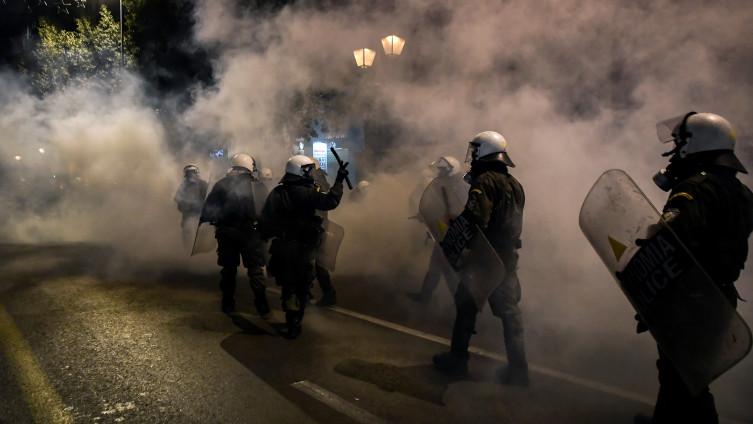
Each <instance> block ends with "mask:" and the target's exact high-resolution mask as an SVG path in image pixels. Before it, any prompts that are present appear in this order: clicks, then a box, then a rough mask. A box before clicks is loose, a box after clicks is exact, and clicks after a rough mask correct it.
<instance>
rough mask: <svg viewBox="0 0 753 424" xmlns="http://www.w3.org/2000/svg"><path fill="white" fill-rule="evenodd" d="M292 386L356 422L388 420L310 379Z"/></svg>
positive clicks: (372, 423)
mask: <svg viewBox="0 0 753 424" xmlns="http://www.w3.org/2000/svg"><path fill="white" fill-rule="evenodd" d="M291 386H293V387H295V388H296V389H298V390H300V391H302V392H303V393H306V394H307V395H309V396H311V397H312V398H314V399H316V400H318V401H319V402H322V403H323V404H325V405H327V406H329V407H330V408H332V409H334V410H335V411H337V412H339V413H341V414H343V415H345V416H347V417H349V418H351V419H352V420H354V421H356V422H359V423H362V424H386V421H384V420H383V419H381V418H379V417H377V416H376V415H374V414H372V413H370V412H368V411H365V410H363V409H361V408H359V407H357V406H355V405H353V404H352V403H350V402H348V401H346V400H345V399H343V398H341V397H340V396H338V395H336V394H334V393H332V392H330V391H329V390H327V389H325V388H323V387H321V386H317V385H316V384H314V383H312V382H310V381H308V380H302V381H298V382H295V383H293V384H291Z"/></svg>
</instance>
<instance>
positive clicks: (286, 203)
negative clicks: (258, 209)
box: [262, 155, 348, 339]
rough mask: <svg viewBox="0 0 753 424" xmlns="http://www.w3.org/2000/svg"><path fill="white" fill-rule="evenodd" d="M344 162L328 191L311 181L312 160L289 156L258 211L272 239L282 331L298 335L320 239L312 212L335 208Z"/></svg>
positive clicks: (319, 222) (266, 234)
mask: <svg viewBox="0 0 753 424" xmlns="http://www.w3.org/2000/svg"><path fill="white" fill-rule="evenodd" d="M347 165H348V164H347V163H345V164H344V165H343V166H341V167H340V169H339V170H338V171H337V178H335V183H334V184H333V185H332V187H331V188H330V190H329V191H327V192H322V191H319V190H318V189H317V187H316V185H315V183H314V177H313V172H314V170H315V165H314V161H312V160H311V158H308V157H306V156H303V155H297V156H293V157H291V158H290V159H288V163H287V164H286V166H285V176H284V177H283V178H282V180H281V181H280V184H279V185H278V186H277V187H275V188H274V189H273V190H272V192H271V193H270V194H269V197H267V201H266V203H265V204H264V210H263V213H262V222H263V227H262V228H263V230H264V237H265V238H272V237H274V240H272V245H271V247H270V254H271V258H270V260H269V267H268V270H269V273H270V274H271V275H272V276H274V277H275V280H276V281H277V284H279V285H280V286H282V308H283V310H284V311H285V321H286V324H287V336H288V337H289V338H291V339H294V338H296V337H298V335H299V334H300V332H301V322H302V320H303V313H304V310H305V308H306V304H307V303H308V296H309V289H310V288H311V283H312V281H313V280H314V276H315V274H316V264H315V263H316V249H317V248H318V247H319V244H320V243H321V237H322V232H323V231H324V229H323V228H322V218H321V217H320V216H318V215H317V213H316V211H317V210H320V211H328V210H332V209H335V208H336V207H337V206H338V205H339V204H340V199H341V198H342V195H343V184H342V183H343V180H344V179H345V177H346V176H347V175H348V171H347V169H346V167H347Z"/></svg>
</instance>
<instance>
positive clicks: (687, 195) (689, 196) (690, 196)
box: [667, 191, 695, 202]
mask: <svg viewBox="0 0 753 424" xmlns="http://www.w3.org/2000/svg"><path fill="white" fill-rule="evenodd" d="M678 197H684V198H686V199H688V200H695V198H694V197H693V196H692V195H691V194H690V193H686V192H684V191H681V192H679V193H675V194H673V195H672V196H670V198H669V200H667V202H671V201H672V200H674V199H676V198H678Z"/></svg>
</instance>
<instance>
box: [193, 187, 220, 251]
mask: <svg viewBox="0 0 753 424" xmlns="http://www.w3.org/2000/svg"><path fill="white" fill-rule="evenodd" d="M212 180H213V179H212V178H210V180H209V181H207V187H210V188H213V187H212V186H211V185H210V184H209V183H210V182H211V181H212ZM207 196H209V191H207ZM206 200H207V199H206V198H204V202H206ZM202 209H203V207H202ZM215 250H217V240H216V239H215V238H214V226H212V225H211V224H210V223H208V222H201V220H199V225H198V226H197V227H196V235H195V236H194V239H193V245H192V246H191V256H194V255H198V254H199V253H207V252H212V251H215Z"/></svg>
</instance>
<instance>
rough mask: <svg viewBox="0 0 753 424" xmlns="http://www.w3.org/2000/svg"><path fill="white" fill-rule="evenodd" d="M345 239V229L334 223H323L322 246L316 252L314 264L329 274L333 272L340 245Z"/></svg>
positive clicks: (328, 221)
mask: <svg viewBox="0 0 753 424" xmlns="http://www.w3.org/2000/svg"><path fill="white" fill-rule="evenodd" d="M344 237H345V229H344V228H343V227H341V226H340V225H337V224H336V223H334V222H332V221H330V220H326V221H324V234H323V235H322V244H321V245H320V246H319V249H318V250H317V252H316V263H317V264H318V265H319V266H321V267H323V268H324V269H326V270H327V271H329V272H334V271H335V264H336V263H337V252H339V251H340V245H341V244H342V242H343V238H344Z"/></svg>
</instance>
